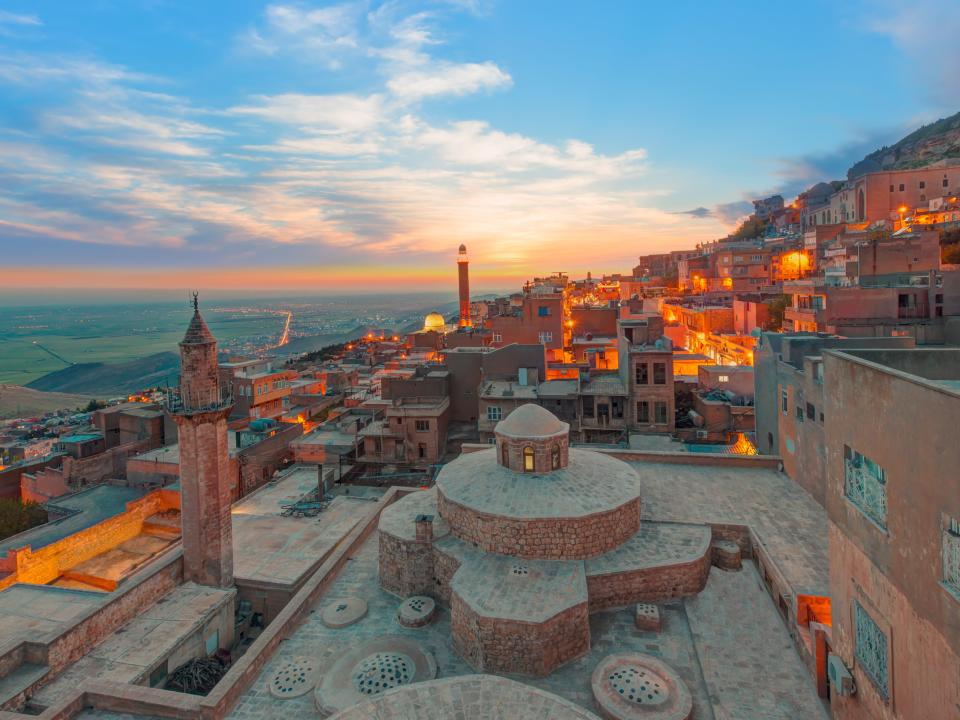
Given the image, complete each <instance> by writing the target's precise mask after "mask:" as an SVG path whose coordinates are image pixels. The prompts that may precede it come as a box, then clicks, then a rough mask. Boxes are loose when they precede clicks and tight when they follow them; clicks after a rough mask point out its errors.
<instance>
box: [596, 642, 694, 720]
mask: <svg viewBox="0 0 960 720" xmlns="http://www.w3.org/2000/svg"><path fill="white" fill-rule="evenodd" d="M590 684H591V687H592V689H593V697H594V699H595V700H596V702H597V706H598V707H599V708H600V714H601V715H602V716H603V717H605V718H608V719H609V720H688V718H690V717H691V715H692V712H693V699H692V697H691V696H690V691H689V690H688V689H687V686H686V683H684V682H683V680H682V679H681V678H680V676H679V675H677V673H676V672H675V671H674V670H673V668H671V667H670V666H669V665H667V664H666V663H664V662H663V661H661V660H658V659H657V658H654V657H651V656H649V655H643V654H641V653H614V654H612V655H608V656H607V657H605V658H604V659H603V660H601V661H600V663H599V664H598V665H597V667H596V669H595V670H594V671H593V675H592V677H591V679H590Z"/></svg>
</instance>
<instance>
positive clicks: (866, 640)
mask: <svg viewBox="0 0 960 720" xmlns="http://www.w3.org/2000/svg"><path fill="white" fill-rule="evenodd" d="M853 627H854V635H855V640H854V655H855V656H856V658H857V664H858V665H860V669H861V670H863V671H864V673H865V674H866V676H867V677H868V678H870V680H871V682H873V684H874V685H875V686H876V687H877V690H879V691H880V694H881V695H883V697H888V693H889V690H888V687H887V644H888V643H887V636H886V635H885V634H884V633H883V630H881V629H880V626H879V625H877V623H876V621H875V620H874V619H873V618H872V617H870V614H869V613H868V612H867V611H866V610H864V609H863V605H861V604H860V603H859V602H857V601H856V600H854V602H853Z"/></svg>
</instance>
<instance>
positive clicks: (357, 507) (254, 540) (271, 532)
mask: <svg viewBox="0 0 960 720" xmlns="http://www.w3.org/2000/svg"><path fill="white" fill-rule="evenodd" d="M316 489H317V470H316V468H312V467H298V468H294V469H293V470H292V471H290V472H288V473H287V474H286V475H284V476H282V477H281V478H280V479H279V480H278V481H277V482H270V483H267V484H266V485H264V486H263V487H262V488H260V489H259V490H257V491H256V492H255V493H253V494H251V495H248V496H247V497H245V498H243V499H242V500H241V501H240V502H238V503H237V504H236V505H234V506H233V545H234V553H233V563H234V576H235V577H236V578H237V579H238V580H248V581H249V580H253V581H257V582H264V583H275V584H279V585H292V584H295V583H296V582H297V581H298V580H300V578H302V577H303V576H304V575H305V574H306V573H307V572H309V571H310V570H311V569H312V568H314V567H315V566H317V565H318V564H319V563H320V562H321V561H322V559H323V558H324V557H325V556H326V555H327V554H328V553H329V552H330V551H331V550H333V548H334V547H336V545H337V543H339V542H340V540H341V539H342V538H343V536H344V535H346V534H347V533H348V532H350V530H352V529H353V527H354V526H355V525H356V524H357V522H358V521H359V520H360V518H361V517H362V516H363V514H364V513H365V512H366V511H367V510H369V508H370V501H369V500H363V499H357V498H353V497H350V496H348V495H339V496H337V497H335V498H334V499H333V500H332V501H331V503H330V505H329V506H328V507H327V509H326V510H324V511H323V512H322V513H320V515H318V516H317V517H302V518H296V517H283V516H282V515H281V514H280V513H281V510H282V506H283V505H287V504H290V503H293V502H296V501H297V500H300V499H301V498H303V497H304V496H306V495H307V494H308V493H310V492H313V491H316Z"/></svg>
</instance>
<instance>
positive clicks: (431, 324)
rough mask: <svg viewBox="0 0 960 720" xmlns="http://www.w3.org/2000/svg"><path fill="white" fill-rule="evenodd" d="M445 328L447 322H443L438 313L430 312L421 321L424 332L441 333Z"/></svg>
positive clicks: (441, 316)
mask: <svg viewBox="0 0 960 720" xmlns="http://www.w3.org/2000/svg"><path fill="white" fill-rule="evenodd" d="M446 326H447V321H446V320H444V319H443V315H441V314H440V313H438V312H432V313H430V314H429V315H427V316H426V317H425V318H424V319H423V329H424V330H433V331H435V332H443V331H444V328H446Z"/></svg>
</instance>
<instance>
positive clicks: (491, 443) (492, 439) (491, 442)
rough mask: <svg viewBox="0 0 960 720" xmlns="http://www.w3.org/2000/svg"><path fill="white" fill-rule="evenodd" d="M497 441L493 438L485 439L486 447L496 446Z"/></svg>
mask: <svg viewBox="0 0 960 720" xmlns="http://www.w3.org/2000/svg"><path fill="white" fill-rule="evenodd" d="M496 444H497V439H496V438H495V437H492V438H487V445H496Z"/></svg>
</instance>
